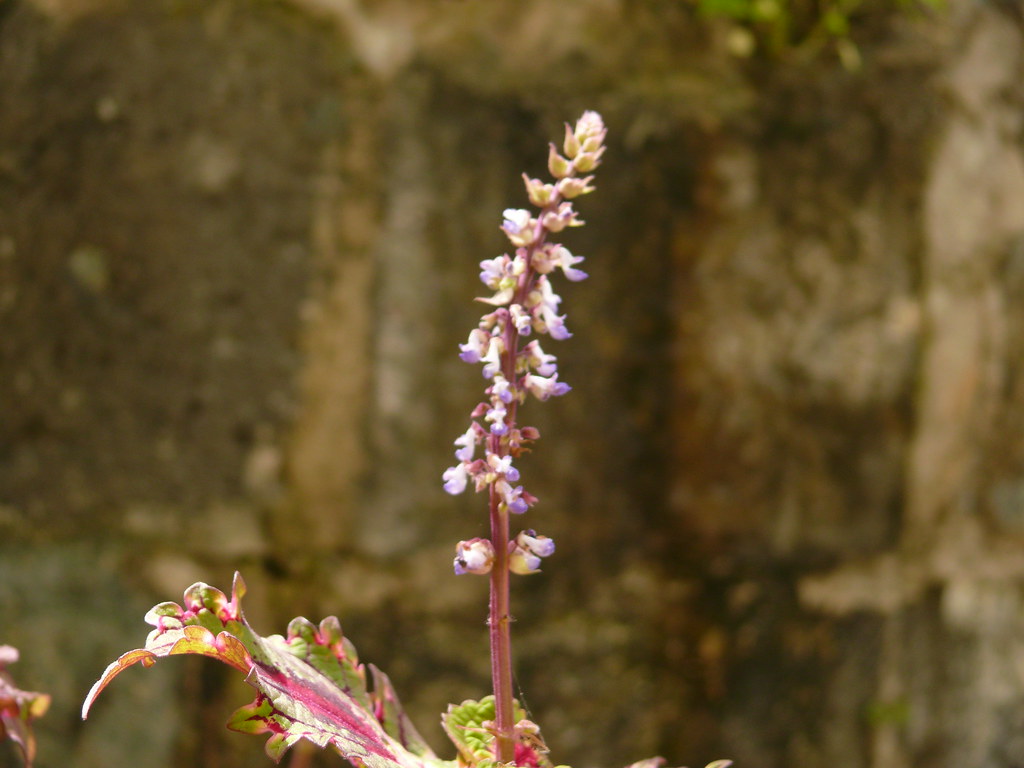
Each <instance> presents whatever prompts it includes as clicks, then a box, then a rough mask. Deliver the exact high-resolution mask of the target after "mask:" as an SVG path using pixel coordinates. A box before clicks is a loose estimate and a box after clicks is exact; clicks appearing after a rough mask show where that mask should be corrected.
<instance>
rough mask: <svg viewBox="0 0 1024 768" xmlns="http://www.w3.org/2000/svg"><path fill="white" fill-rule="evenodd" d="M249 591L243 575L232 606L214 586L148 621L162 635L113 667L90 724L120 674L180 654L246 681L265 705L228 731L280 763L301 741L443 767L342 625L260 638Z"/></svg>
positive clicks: (242, 713) (363, 767)
mask: <svg viewBox="0 0 1024 768" xmlns="http://www.w3.org/2000/svg"><path fill="white" fill-rule="evenodd" d="M244 594H245V582H243V581H242V578H241V576H240V575H239V574H237V573H236V574H235V581H234V585H233V588H232V594H231V599H230V600H229V599H228V598H227V596H226V595H225V594H224V593H223V592H221V591H220V590H218V589H215V588H213V587H210V586H209V585H206V584H202V583H198V584H193V585H192V586H191V587H189V588H188V589H187V590H185V599H184V601H183V605H178V604H177V603H161V604H160V605H157V606H156V607H154V608H153V609H152V610H151V611H149V613H147V614H146V621H147V622H149V623H150V624H152V625H153V626H155V627H156V629H155V630H153V631H152V632H151V633H150V635H149V637H148V638H147V640H146V645H145V647H143V648H138V649H136V650H134V651H129V652H128V653H126V654H124V655H123V656H121V657H120V658H119V659H117V660H116V661H114V662H113V663H112V664H111V665H110V666H108V667H107V669H106V671H104V673H103V675H102V676H101V677H100V679H99V680H97V681H96V683H95V685H93V687H92V690H91V691H89V695H88V696H87V697H86V700H85V703H84V705H83V706H82V717H83V718H85V717H86V716H87V715H88V713H89V709H90V708H91V707H92V705H93V703H94V702H95V700H96V697H97V696H98V695H99V694H100V693H101V692H102V691H103V689H104V688H106V686H107V685H108V684H109V683H110V681H111V680H113V679H114V678H115V677H117V676H118V675H119V674H121V672H123V671H124V670H125V669H127V668H128V667H130V666H133V665H135V664H139V663H141V664H142V665H143V666H151V665H152V664H154V663H155V662H156V661H157V660H158V659H161V658H164V657H166V656H175V655H179V654H193V655H202V656H209V657H211V658H215V659H217V660H219V661H222V662H224V663H225V664H228V665H230V666H232V667H234V668H235V669H237V670H239V671H240V672H242V673H243V674H245V676H246V677H245V679H246V682H247V683H249V684H250V685H252V686H253V687H254V688H255V689H256V691H257V695H256V698H255V699H254V700H253V701H252V702H251V703H250V704H247V705H246V706H244V707H241V708H240V709H238V710H237V711H236V712H235V713H234V714H233V715H232V716H231V719H230V720H229V722H228V727H229V728H230V729H231V730H234V731H238V732H240V733H251V734H269V738H268V739H267V742H266V747H265V749H266V752H267V755H268V756H269V757H270V758H271V759H272V760H274V761H275V762H276V761H280V759H281V757H282V756H283V755H284V753H285V752H286V751H287V750H288V749H289V748H290V747H291V746H292V745H293V744H295V743H296V742H297V741H299V740H301V739H306V740H308V741H311V742H312V743H314V744H316V745H317V746H320V747H327V746H331V747H333V748H335V749H336V750H337V751H338V752H340V753H341V754H342V755H343V756H344V757H346V758H347V759H348V760H349V761H350V762H352V763H353V764H354V765H356V766H359V767H360V768H427V767H428V766H429V767H431V768H438V767H439V766H445V767H446V768H450V766H451V764H449V763H445V762H444V761H441V760H439V759H438V758H437V757H436V756H435V755H434V753H433V752H431V751H430V749H429V747H427V746H426V744H425V743H424V742H423V739H422V738H421V737H420V736H419V734H418V733H417V732H416V729H415V728H413V727H412V723H410V722H409V720H408V717H407V716H406V715H405V713H404V711H403V710H402V708H401V704H400V703H399V702H398V698H397V696H396V695H395V692H394V688H393V687H392V686H391V682H390V680H388V678H387V676H386V675H384V674H383V673H382V672H380V671H379V670H377V669H375V668H372V667H371V671H372V674H373V679H374V691H372V692H370V691H368V690H367V687H366V670H365V667H364V666H363V665H362V664H360V663H359V659H358V657H357V655H356V651H355V648H354V647H353V646H352V644H351V643H350V642H349V641H348V640H347V639H346V638H345V637H344V635H343V634H342V631H341V625H340V623H339V622H338V620H337V619H336V618H334V617H333V616H331V617H328V618H327V619H324V620H323V621H322V622H321V623H320V624H319V626H317V625H314V624H313V623H312V622H310V621H308V620H306V619H303V618H298V619H294V620H293V621H292V622H291V623H290V624H289V626H288V635H287V637H282V636H281V635H270V636H268V637H261V636H259V635H257V634H256V633H255V632H254V631H253V630H252V628H251V627H250V626H249V625H248V623H247V622H246V620H245V617H244V615H243V613H242V607H241V599H242V596H243V595H244Z"/></svg>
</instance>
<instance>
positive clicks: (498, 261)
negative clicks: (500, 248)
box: [480, 254, 508, 290]
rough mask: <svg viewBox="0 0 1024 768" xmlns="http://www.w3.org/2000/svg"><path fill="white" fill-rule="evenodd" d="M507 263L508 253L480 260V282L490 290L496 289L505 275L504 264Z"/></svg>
mask: <svg viewBox="0 0 1024 768" xmlns="http://www.w3.org/2000/svg"><path fill="white" fill-rule="evenodd" d="M507 263H508V255H507V254H506V255H503V256H496V257H494V258H493V259H484V260H483V261H481V262H480V282H481V283H483V284H484V285H486V286H487V287H488V288H490V289H492V290H497V289H498V283H499V282H501V278H503V277H504V276H505V265H506V264H507Z"/></svg>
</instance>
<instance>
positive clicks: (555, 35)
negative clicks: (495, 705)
mask: <svg viewBox="0 0 1024 768" xmlns="http://www.w3.org/2000/svg"><path fill="white" fill-rule="evenodd" d="M1015 18H1016V17H1015V16H1014V15H1013V14H1012V13H1009V12H1008V11H1007V9H1003V8H1001V7H996V6H995V5H984V4H982V5H979V4H969V3H954V4H952V5H951V6H950V8H948V9H946V10H945V11H943V12H940V13H934V14H931V15H925V14H919V15H914V14H907V13H901V14H892V13H887V12H884V11H883V10H881V9H870V8H869V9H865V10H864V12H863V14H862V15H861V16H858V18H857V19H856V22H857V26H856V27H855V39H856V40H857V42H858V44H859V46H860V55H861V59H862V62H863V64H862V67H861V68H860V69H859V70H856V71H850V70H847V69H844V68H843V67H842V66H840V65H839V64H838V63H836V62H835V61H833V60H832V57H830V56H828V55H819V56H816V57H814V58H812V59H809V60H803V59H801V57H800V56H798V55H793V56H790V57H786V56H782V57H779V58H776V59H770V60H768V59H761V58H755V59H750V60H741V59H737V58H735V57H734V56H732V55H731V54H730V53H729V50H728V48H729V37H728V34H727V32H726V30H725V29H724V28H723V27H721V26H720V25H716V24H712V23H709V22H707V21H702V20H700V19H698V18H696V16H695V14H694V13H693V11H692V9H691V8H690V7H689V6H688V5H686V4H684V3H680V2H675V1H674V0H642V1H638V0H633V1H632V2H630V1H628V0H580V1H579V2H572V3H544V2H494V3H474V2H438V3H418V2H408V1H407V0H393V1H392V2H380V3H376V2H375V3H362V4H360V3H358V2H356V1H355V0H302V2H295V3H294V4H289V3H283V2H282V3H278V2H263V1H261V0H244V1H243V0H209V1H208V2H199V1H198V0H145V1H143V0H78V1H77V2H72V1H71V0H46V1H45V2H44V1H43V0H36V1H35V2H28V1H27V0H8V1H7V2H6V3H2V4H0V328H2V333H0V403H2V414H0V642H6V643H11V644H14V645H17V646H19V647H20V648H21V650H22V661H21V662H20V663H19V666H18V668H16V671H18V672H19V673H20V674H19V680H21V681H22V682H23V684H24V685H25V686H26V687H30V688H33V689H37V690H46V691H49V692H51V693H53V694H54V699H55V702H54V706H53V709H52V711H51V713H50V714H49V715H48V716H47V718H46V719H45V720H43V721H42V723H41V726H40V729H41V747H40V760H39V764H40V766H42V768H50V766H56V765H61V766H76V767H77V766H83V767H84V766H94V765H96V766H99V765H135V764H137V765H153V766H163V765H167V766H170V765H175V766H177V765H191V766H218V767H219V768H223V767H226V768H231V767H232V766H242V765H258V764H260V763H261V761H264V760H265V758H264V757H263V756H262V750H261V744H260V740H259V739H252V738H245V737H241V736H238V735H234V734H230V733H228V732H227V731H225V729H224V727H223V723H224V721H225V720H226V718H227V715H228V714H229V713H230V712H231V711H232V710H233V709H234V708H235V707H236V706H238V705H239V704H241V703H243V702H245V701H248V698H247V696H248V695H249V694H248V689H247V688H246V687H245V686H244V685H243V684H241V683H240V682H239V681H236V680H234V679H233V678H232V677H231V676H230V675H229V674H228V670H226V669H225V670H221V669H220V668H218V666H217V665H214V664H210V663H204V662H203V661H202V660H195V659H187V660H175V661H172V662H167V663H164V664H161V665H159V666H158V667H157V668H156V669H154V670H149V671H146V672H142V671H133V672H132V673H129V674H126V675H124V676H123V677H122V678H121V679H119V680H118V683H117V684H116V685H115V686H114V687H112V688H111V689H110V691H108V692H107V693H106V694H104V698H103V699H102V700H101V701H100V702H99V704H98V706H97V707H96V709H95V710H94V714H93V716H92V717H91V718H90V720H89V721H88V723H86V724H84V725H83V724H81V723H80V722H79V720H78V708H79V706H80V702H81V700H82V698H83V697H84V694H85V692H86V691H87V689H88V686H89V685H90V684H91V683H92V681H93V680H94V679H95V678H96V677H97V676H98V674H99V673H100V671H101V670H102V669H103V667H104V666H105V664H106V663H107V662H108V661H109V660H111V659H112V658H114V657H115V656H116V655H117V654H119V653H120V652H122V651H124V650H126V649H128V648H130V647H135V646H137V645H139V644H141V642H142V641H143V639H144V637H145V633H146V631H147V630H146V627H145V625H144V624H143V622H142V620H141V618H142V615H143V613H144V612H145V610H146V609H147V608H148V607H149V606H150V605H151V604H153V603H154V602H157V601H161V600H166V599H175V598H177V596H178V595H180V592H181V590H182V589H184V587H186V586H188V585H189V584H190V583H192V582H193V581H196V580H204V581H207V582H210V583H213V584H215V585H218V586H221V587H224V588H226V587H227V586H228V585H229V583H230V578H231V573H232V572H233V571H234V570H235V569H239V570H241V571H242V572H243V573H244V575H245V578H246V580H247V582H248V584H249V588H250V589H249V597H248V603H249V614H250V618H251V620H252V621H253V623H254V625H255V626H256V628H257V629H258V630H261V631H263V632H265V633H270V632H273V631H282V630H283V629H284V626H285V624H286V622H287V620H288V619H289V618H290V617H291V616H293V615H296V614H300V613H301V614H305V615H307V616H309V617H310V618H314V619H317V618H319V617H321V616H322V615H325V614H328V613H333V614H336V615H338V616H339V617H340V618H341V620H342V623H343V626H344V627H345V629H346V633H347V634H348V635H349V636H350V637H351V638H352V639H353V640H354V641H355V643H356V644H357V646H358V647H359V649H360V651H361V655H362V657H363V658H364V659H365V660H367V661H373V662H374V663H377V664H378V665H380V666H381V667H382V668H384V669H385V670H387V671H388V672H389V674H391V676H392V678H393V679H394V680H395V683H396V685H397V687H398V689H399V691H400V692H401V693H402V695H403V700H404V702H405V703H406V705H407V706H408V708H409V709H410V711H411V713H412V715H413V718H414V720H415V721H416V722H417V723H418V724H419V726H420V728H421V730H423V731H424V734H425V736H426V737H427V738H428V740H430V741H431V742H432V743H434V744H435V746H436V747H437V748H438V749H439V750H444V742H443V737H442V735H441V733H440V728H439V727H438V726H437V721H438V714H439V713H440V711H442V710H443V708H444V707H445V705H446V704H447V703H449V702H453V701H461V700H462V699H464V698H467V697H476V696H480V695H482V694H484V693H485V692H486V691H487V689H488V686H489V672H488V661H487V640H486V633H485V627H484V624H483V620H484V615H485V602H486V585H485V583H484V581H483V580H474V579H468V578H463V579H456V578H455V577H453V576H452V575H451V565H450V563H451V552H452V546H453V543H454V542H455V541H456V540H458V539H460V538H469V537H471V536H474V535H479V534H480V533H481V532H482V531H483V528H484V522H485V521H484V515H483V512H482V504H481V502H480V499H478V498H473V497H467V498H461V497H460V498H457V499H452V498H449V497H447V496H446V495H445V494H444V493H443V492H442V491H441V488H440V482H439V480H440V473H441V471H442V470H443V469H444V468H445V467H446V466H448V464H449V463H450V455H451V453H450V451H451V448H452V446H451V441H452V440H453V439H454V438H455V436H456V435H457V434H458V433H459V432H461V431H462V430H463V429H464V425H465V422H466V418H467V414H468V411H469V410H470V409H471V407H472V406H473V405H474V404H475V403H476V402H477V400H478V398H479V396H480V387H481V381H482V380H481V379H479V377H478V374H477V372H476V371H475V370H474V369H473V368H471V367H469V366H466V365H465V364H463V363H461V362H460V361H459V360H458V359H457V357H456V356H455V355H454V354H453V352H454V351H455V350H456V344H457V343H458V342H461V341H462V340H464V337H465V335H466V333H467V332H468V329H469V328H470V327H471V326H472V324H473V323H474V322H475V319H476V317H477V316H478V314H479V308H478V307H475V306H474V305H473V303H472V302H471V298H472V297H473V296H475V295H477V294H478V293H479V284H478V283H477V279H476V274H477V269H476V263H477V262H478V261H479V260H480V259H482V258H489V257H491V256H494V255H496V254H497V253H499V252H500V251H501V249H502V248H503V247H504V244H503V242H502V238H501V236H500V233H499V232H498V230H497V225H498V224H499V223H500V212H501V210H502V209H503V208H505V207H509V206H517V205H521V204H523V203H524V193H523V190H522V184H521V180H520V179H519V174H520V173H521V172H522V171H524V170H525V171H527V172H528V173H530V174H531V175H539V174H541V173H543V168H544V163H545V159H546V150H545V142H546V141H548V140H551V139H556V138H557V137H558V135H559V131H560V125H561V122H562V121H565V120H572V119H574V118H575V117H576V116H578V114H579V113H580V112H581V111H582V110H583V109H586V108H595V109H598V110H600V111H601V112H602V113H603V114H604V116H605V118H606V121H607V122H608V124H609V129H610V134H609V139H610V147H609V150H608V155H607V161H606V163H605V165H604V166H603V167H602V168H601V170H600V173H599V178H598V182H599V183H598V187H599V191H598V193H596V194H595V195H593V196H591V197H588V198H585V199H584V200H582V201H581V203H580V206H579V207H580V209H581V212H582V214H583V217H584V218H585V219H586V220H587V221H588V226H587V227H586V228H585V229H583V230H578V231H574V232H571V233H569V234H568V235H567V237H566V240H567V244H568V245H569V246H570V248H572V249H573V250H574V251H576V252H579V253H583V254H585V255H586V256H587V257H588V261H587V264H586V266H587V268H588V271H589V272H590V274H591V279H590V280H588V281H587V282H585V283H582V284H579V285H572V286H568V287H567V288H566V289H565V290H564V291H562V295H563V297H564V299H565V305H564V307H565V308H566V309H567V311H568V312H569V324H570V327H571V328H572V329H573V331H574V332H575V336H574V337H573V339H572V340H570V341H568V342H565V343H563V344H561V345H560V346H559V349H557V350H555V351H556V353H557V354H558V355H559V358H560V360H561V369H562V375H563V377H564V378H565V379H566V380H567V381H569V382H570V383H571V384H572V385H573V386H574V391H573V393H572V395H571V396H570V397H568V398H564V399H562V400H557V401H552V402H549V403H547V404H546V405H544V406H539V405H534V406H531V407H530V408H529V409H527V412H526V416H525V417H526V418H527V419H528V420H529V421H530V422H531V423H534V424H536V425H537V426H538V427H539V428H540V429H541V432H542V435H543V439H542V440H541V441H540V442H539V444H538V445H537V450H536V452H535V454H534V455H533V456H531V457H529V459H528V460H526V461H524V462H523V466H522V470H523V474H524V480H525V482H526V484H527V487H528V488H529V489H530V490H531V491H532V492H534V493H535V494H536V495H538V496H539V497H540V499H541V503H540V504H539V505H538V507H537V508H536V509H535V510H534V511H533V512H531V513H530V516H529V520H528V522H529V524H531V525H535V526H536V527H538V528H540V529H541V530H542V531H543V532H545V533H548V534H549V535H551V536H553V537H554V538H555V539H556V540H557V541H558V545H559V553H558V556H557V557H555V558H554V559H552V560H551V561H549V563H548V564H547V565H546V566H545V571H544V574H542V575H540V576H537V577H534V578H531V579H529V580H520V581H519V583H517V584H516V585H515V586H516V589H517V591H516V594H515V596H514V611H515V614H516V617H517V619H518V621H517V623H516V627H515V652H516V657H517V678H518V683H519V685H520V686H521V689H522V694H523V695H524V697H525V703H526V704H527V706H528V708H529V709H530V710H531V712H532V713H533V715H534V717H535V719H537V720H538V721H540V722H541V723H542V725H543V726H544V729H545V736H546V738H547V741H548V743H549V744H550V746H551V747H552V749H553V757H554V758H555V759H556V761H557V762H568V763H571V764H573V765H577V766H581V767H582V766H591V765H594V766H597V765H600V766H616V765H624V764H626V763H628V762H630V761H632V760H636V759H640V758H642V757H647V756H649V755H651V754H656V753H660V754H664V755H665V756H666V757H668V758H669V760H670V761H671V762H672V764H680V763H687V764H689V765H698V764H702V761H705V762H706V761H708V760H711V759H713V758H716V757H726V756H727V757H732V758H734V759H736V760H737V761H738V762H739V763H740V764H741V765H758V766H768V767H773V766H777V767H780V768H781V766H784V765H801V766H807V767H808V768H813V767H814V766H826V765H827V766H829V767H830V768H861V767H862V766H865V767H866V766H872V768H899V767H900V766H911V765H913V766H935V768H947V767H949V768H952V766H962V765H972V766H974V765H977V766H986V767H987V766H992V767H993V768H996V767H999V768H1003V767H1005V768H1009V766H1014V765H1019V764H1020V763H1021V762H1022V761H1024V739H1022V737H1021V735H1020V733H1021V728H1020V722H1019V717H1018V716H1017V714H1016V713H1018V712H1020V711H1021V705H1022V704H1024V673H1022V671H1021V668H1020V665H1019V661H1017V660H1018V659H1019V658H1022V657H1024V656H1022V651H1024V631H1022V630H1024V628H1022V627H1021V626H1020V624H1021V619H1020V617H1021V615H1022V613H1021V607H1022V606H1021V601H1022V591H1021V582H1022V577H1024V573H1022V571H1024V566H1022V565H1021V563H1024V527H1022V523H1021V521H1022V519H1024V518H1022V512H1021V510H1022V509H1024V493H1022V491H1021V488H1022V487H1024V485H1022V483H1024V479H1022V478H1024V441H1022V440H1021V438H1020V434H1021V429H1020V423H1021V421H1022V420H1024V408H1022V406H1021V403H1022V396H1024V392H1022V391H1021V387H1022V385H1021V380H1020V379H1021V377H1020V375H1019V373H1020V372H1019V370H1018V369H1019V364H1018V362H1017V361H1018V360H1019V359H1021V351H1022V349H1024V338H1022V337H1021V333H1020V330H1019V329H1020V328H1024V322H1022V321H1024V317H1021V313H1022V310H1021V302H1020V301H1019V300H1018V299H1019V298H1020V297H1021V296H1022V295H1024V266H1022V265H1024V149H1022V147H1024V122H1022V117H1024V88H1022V85H1021V84H1022V82H1024V77H1022V75H1024V57H1022V53H1021V51H1022V48H1024V46H1022V39H1024V38H1022V34H1021V29H1020V27H1019V25H1017V24H1016V23H1015V22H1014V19H1015ZM549 351H550V350H549ZM185 701H189V702H192V704H191V706H190V707H189V708H186V707H185V706H184V705H183V702H185ZM444 754H446V755H447V754H448V752H447V750H445V751H444ZM305 757H307V756H303V758H304V759H305ZM308 757H310V758H311V759H312V760H313V761H314V763H315V764H317V765H334V764H337V763H338V759H337V758H336V757H333V756H331V755H324V756H320V755H310V756H308ZM8 760H11V753H10V750H0V765H6V764H7V763H6V762H3V761H8Z"/></svg>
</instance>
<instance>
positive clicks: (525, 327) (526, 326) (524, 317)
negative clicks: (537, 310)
mask: <svg viewBox="0 0 1024 768" xmlns="http://www.w3.org/2000/svg"><path fill="white" fill-rule="evenodd" d="M508 312H509V315H510V316H511V317H512V322H513V324H514V325H515V326H516V332H517V333H518V334H519V335H520V336H529V335H530V330H531V328H532V324H533V318H532V317H531V316H530V313H529V312H527V311H526V310H525V309H523V307H522V305H520V304H513V305H512V306H510V307H509V308H508Z"/></svg>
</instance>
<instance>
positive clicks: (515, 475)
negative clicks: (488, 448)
mask: <svg viewBox="0 0 1024 768" xmlns="http://www.w3.org/2000/svg"><path fill="white" fill-rule="evenodd" d="M487 466H489V467H490V468H491V470H492V471H493V472H494V473H495V474H496V475H504V477H505V479H506V480H508V481H509V482H510V483H514V482H516V481H517V480H518V479H519V470H518V469H516V468H515V467H513V466H512V457H511V456H498V455H497V454H495V453H489V454H487Z"/></svg>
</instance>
